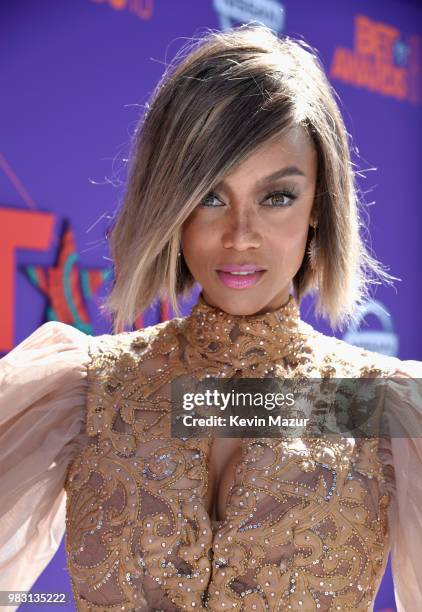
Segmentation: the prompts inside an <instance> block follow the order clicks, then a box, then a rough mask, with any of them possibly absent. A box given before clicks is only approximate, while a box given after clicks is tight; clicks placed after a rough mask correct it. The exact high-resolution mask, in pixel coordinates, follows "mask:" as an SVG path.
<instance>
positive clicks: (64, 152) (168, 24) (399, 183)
mask: <svg viewBox="0 0 422 612" xmlns="http://www.w3.org/2000/svg"><path fill="white" fill-rule="evenodd" d="M421 17H422V5H421V4H420V3H419V2H418V1H417V0H415V1H414V2H412V1H411V0H408V1H403V2H400V3H399V2H396V0H361V1H359V0H356V1H351V0H350V1H346V0H343V1H342V2H337V3H333V2H331V1H329V0H321V1H315V0H283V1H281V0H71V1H69V0H37V1H36V2H35V1H33V0H32V1H31V0H3V1H2V2H1V5H0V41H1V43H0V45H1V49H2V53H1V54H0V65H1V94H0V283H1V295H2V299H1V300H0V356H1V355H3V354H5V353H7V352H8V351H9V350H11V349H12V348H13V347H14V346H15V345H16V344H17V343H18V342H20V341H21V340H23V339H24V338H25V337H26V336H28V335H29V334H30V333H31V332H32V331H33V330H34V329H35V328H37V327H38V326H39V325H40V324H42V323H43V322H44V321H47V320H60V321H63V322H65V323H68V324H70V325H74V326H75V327H77V328H78V329H80V330H82V331H84V332H86V333H88V334H101V333H107V332H110V331H111V324H110V321H109V320H107V319H105V318H104V316H103V315H102V314H101V312H100V304H101V301H102V299H103V298H104V295H105V294H106V292H107V290H108V289H109V287H110V284H111V282H112V268H111V261H110V256H109V252H108V249H107V241H106V231H107V228H108V226H109V225H110V221H111V219H112V217H113V214H114V211H115V209H116V206H117V205H118V203H119V201H120V199H121V196H122V192H123V186H124V181H125V176H126V160H127V157H128V153H129V144H130V137H131V135H132V133H133V130H134V127H135V125H136V122H137V119H138V117H139V115H140V113H141V112H142V108H143V105H144V104H145V103H146V102H147V100H148V96H149V95H150V94H151V92H152V90H153V88H154V86H155V84H156V83H157V81H158V79H159V78H160V76H161V74H162V72H163V70H164V69H165V67H166V65H167V63H168V62H169V61H170V60H171V59H172V58H173V57H174V55H175V54H176V53H177V51H178V49H179V48H180V46H181V45H183V44H184V43H185V42H186V39H187V38H189V37H192V36H198V35H199V34H200V33H201V31H204V30H205V29H206V28H212V29H221V30H224V29H227V28H230V27H231V26H234V25H239V24H240V23H247V22H250V21H259V22H262V23H264V24H266V25H268V26H269V27H271V28H272V29H273V30H275V31H277V32H278V33H279V34H280V35H282V34H288V35H290V36H297V37H300V38H304V39H305V40H306V41H307V42H308V43H310V44H311V45H313V46H314V47H315V48H316V49H317V50H318V52H319V55H320V57H321V60H322V62H323V64H324V66H325V69H326V71H327V74H328V76H329V79H330V81H331V83H332V85H333V86H334V88H335V89H336V91H337V93H338V95H339V98H340V106H341V110H342V113H343V116H344V119H345V122H346V126H347V129H348V132H349V133H350V136H351V139H352V143H353V152H352V156H353V160H354V162H355V164H356V169H359V175H358V184H359V188H360V191H361V194H362V196H363V198H364V201H365V203H366V207H365V215H364V221H365V223H366V224H367V226H368V229H369V233H368V240H369V241H370V245H371V248H372V250H373V252H374V253H375V255H376V256H377V257H378V258H379V259H380V260H381V261H382V262H383V263H384V264H385V265H387V266H388V268H389V272H390V273H391V274H392V275H393V276H395V277H398V278H399V279H400V281H396V283H395V286H394V287H385V286H379V287H378V288H377V291H376V293H374V296H373V299H371V300H370V301H369V302H368V303H367V304H366V305H365V307H364V308H362V311H361V314H360V321H359V324H358V325H356V326H355V327H354V328H353V329H348V330H345V331H343V332H342V333H341V334H337V335H339V336H340V337H342V338H344V339H345V340H347V341H348V342H350V343H352V344H357V345H361V346H364V347H366V348H369V349H371V350H376V351H378V352H381V353H386V354H390V355H396V356H398V357H400V358H401V359H419V360H420V359H422V341H421V336H422V334H421V331H422V308H421V297H422V296H421V285H422V284H421V281H420V267H421V256H420V237H421V234H422V230H421V228H422V200H421V193H422V172H421V170H420V167H421V153H420V137H421V134H422V129H421V127H422V126H421V123H422V121H421V119H422V102H421V80H422V77H421V61H422V60H421V55H422V44H421V41H422V19H421ZM199 290H200V288H199V287H197V288H196V289H195V290H194V291H193V293H192V296H191V300H190V301H188V302H187V303H184V304H183V305H182V312H184V314H188V312H189V310H190V307H191V305H192V303H194V302H195V301H196V298H197V294H198V292H199ZM301 312H302V316H303V318H304V319H305V320H307V321H308V322H310V323H311V324H312V325H314V326H315V327H316V328H317V329H319V330H321V331H322V332H324V333H329V334H331V333H332V331H331V330H330V329H329V328H328V326H327V325H326V323H324V321H322V320H314V318H313V315H312V301H310V300H308V299H306V300H304V302H303V304H302V309H301ZM172 316H173V312H172V310H171V308H170V307H169V304H168V303H167V302H158V301H157V303H156V304H155V305H154V306H153V307H151V308H150V309H148V311H146V312H144V313H142V315H140V317H139V319H138V321H137V323H136V326H137V327H144V326H147V325H153V324H155V323H158V322H160V321H162V320H165V319H168V318H170V317H172ZM53 584H54V585H55V588H57V589H56V590H62V591H63V590H65V591H67V592H69V593H70V592H71V588H70V584H69V580H68V577H67V572H66V560H65V554H64V545H63V542H62V544H61V546H60V549H59V551H58V553H57V555H56V556H55V558H54V559H53V560H52V562H51V563H50V565H49V566H48V568H47V569H46V570H45V572H44V573H43V574H42V575H41V576H40V578H39V580H38V582H37V583H36V584H35V585H34V590H37V591H45V590H48V588H47V587H49V586H50V587H51V585H53ZM21 609H25V606H22V608H21ZM28 609H29V608H28ZM375 610H377V611H381V610H383V611H386V610H389V611H390V610H395V602H394V593H393V585H392V580H391V573H390V566H388V567H387V571H386V574H385V577H384V579H383V583H382V585H381V588H380V591H379V594H378V597H377V602H376V606H375Z"/></svg>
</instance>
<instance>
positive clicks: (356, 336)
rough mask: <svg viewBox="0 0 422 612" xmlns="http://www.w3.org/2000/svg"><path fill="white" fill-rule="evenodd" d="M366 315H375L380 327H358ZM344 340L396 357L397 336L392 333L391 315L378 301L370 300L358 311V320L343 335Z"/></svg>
mask: <svg viewBox="0 0 422 612" xmlns="http://www.w3.org/2000/svg"><path fill="white" fill-rule="evenodd" d="M368 315H373V316H375V317H376V318H377V319H378V321H379V323H380V324H381V327H382V329H378V330H376V329H371V330H367V331H364V330H362V329H359V328H360V326H361V324H362V323H363V322H364V320H365V317H367V316H368ZM343 340H344V341H345V342H348V343H349V344H353V345H354V346H360V347H362V348H363V349H366V350H368V351H375V352H377V353H382V354H383V355H390V356H391V357H396V356H397V354H398V348H399V339H398V336H397V335H396V334H395V333H394V330H393V324H392V322H391V315H390V314H389V312H388V311H387V310H386V309H385V307H384V306H382V304H381V303H380V302H377V301H376V300H371V301H369V302H367V303H366V304H365V305H364V306H362V308H361V309H360V311H359V315H358V320H357V321H356V323H355V325H354V326H353V327H351V328H350V329H349V331H348V332H346V334H345V335H344V337H343Z"/></svg>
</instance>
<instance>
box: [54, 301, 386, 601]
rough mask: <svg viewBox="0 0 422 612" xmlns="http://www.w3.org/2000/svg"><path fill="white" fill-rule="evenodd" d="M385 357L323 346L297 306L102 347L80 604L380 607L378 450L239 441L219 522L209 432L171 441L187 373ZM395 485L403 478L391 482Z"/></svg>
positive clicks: (211, 319) (212, 319)
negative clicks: (173, 389) (209, 500)
mask: <svg viewBox="0 0 422 612" xmlns="http://www.w3.org/2000/svg"><path fill="white" fill-rule="evenodd" d="M380 358H381V356H379V355H375V354H373V353H369V352H366V351H363V350H361V349H358V348H356V347H350V346H348V345H346V344H345V343H343V342H341V341H339V340H336V339H335V338H327V337H325V336H322V335H321V334H319V333H318V332H316V331H315V330H313V328H312V327H311V326H309V325H307V324H305V323H304V322H303V321H301V319H300V315H299V309H298V306H297V304H296V302H295V300H294V298H293V297H292V296H291V297H290V299H289V301H288V303H287V304H285V305H284V306H283V307H281V308H280V309H279V310H278V311H275V312H268V313H264V314H261V315H254V316H250V317H241V316H235V317H233V316H231V315H228V314H227V313H224V312H222V311H220V310H218V309H217V308H214V307H212V306H209V305H207V304H206V303H205V302H204V300H203V299H202V296H200V300H199V302H198V304H197V305H196V306H195V307H194V309H193V310H192V312H191V314H190V315H189V316H188V317H186V318H178V319H173V320H171V321H166V322H164V323H160V324H159V325H156V326H153V327H150V328H146V329H144V330H139V331H137V332H129V333H128V332H126V333H122V334H119V335H116V336H100V337H98V338H94V339H92V343H91V364H90V366H89V370H88V379H89V390H88V396H87V419H86V432H87V434H88V436H89V439H90V443H89V444H88V445H87V446H86V447H85V448H84V449H83V451H82V452H81V453H80V454H79V455H78V456H77V457H76V459H75V460H74V461H73V463H72V465H71V466H70V469H69V471H68V476H67V481H66V485H65V488H66V490H67V494H68V497H67V519H66V522H67V536H66V551H67V559H68V569H69V573H70V576H71V580H72V588H73V592H74V597H75V603H76V605H77V609H78V610H84V611H85V610H92V611H97V612H98V611H100V610H110V611H113V612H114V611H117V610H134V611H136V612H138V611H146V610H151V611H152V610H155V611H158V610H165V611H166V612H167V611H168V612H173V611H174V612H176V611H178V610H192V609H194V610H213V611H214V610H215V611H216V610H228V609H234V610H245V611H249V610H257V611H260V612H263V611H267V610H268V611H273V610H299V609H303V610H321V611H322V610H330V611H331V610H370V609H372V605H373V601H374V598H375V594H376V591H377V589H378V586H379V583H380V580H381V577H382V575H383V572H384V569H385V564H386V561H387V555H388V544H389V534H388V525H387V508H388V504H389V494H388V491H387V487H386V477H387V476H386V473H385V471H384V470H383V465H382V462H381V461H380V459H379V456H378V442H377V440H364V439H359V440H356V439H353V438H344V437H339V439H336V440H333V439H332V438H330V440H325V439H306V438H302V439H288V440H286V439H284V440H280V439H274V438H272V439H265V438H262V439H261V438H260V439H251V438H245V439H243V440H242V447H241V451H242V452H241V455H240V459H239V461H238V463H237V466H236V469H235V471H234V479H233V483H232V485H231V489H230V493H229V497H228V501H227V508H226V517H225V519H224V520H223V521H214V520H212V518H211V517H210V516H209V515H208V512H207V509H206V505H205V501H204V500H205V495H206V491H207V488H208V484H209V483H208V472H209V459H210V452H211V445H212V436H211V435H209V436H208V437H205V438H188V439H184V438H183V439H178V438H172V437H171V435H170V414H169V413H170V406H171V402H170V383H171V381H172V380H173V379H174V378H175V377H178V376H184V375H189V376H197V377H198V378H203V377H206V376H233V375H241V376H246V377H248V376H252V377H264V376H266V375H268V374H269V375H271V376H283V377H287V376H302V377H303V376H308V377H312V376H315V377H318V376H338V377H345V376H356V377H359V376H371V375H372V376H375V375H376V376H384V375H387V370H388V368H387V366H385V368H384V369H383V367H382V366H381V367H380V363H381V360H380ZM389 478H392V475H391V474H390V475H389Z"/></svg>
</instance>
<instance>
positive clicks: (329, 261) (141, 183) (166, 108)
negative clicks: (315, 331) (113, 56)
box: [103, 24, 394, 332]
mask: <svg viewBox="0 0 422 612" xmlns="http://www.w3.org/2000/svg"><path fill="white" fill-rule="evenodd" d="M336 95H337V94H336V93H335V91H334V89H333V87H332V86H331V84H330V83H329V81H328V79H327V76H326V74H325V72H324V69H323V67H322V64H321V62H320V60H319V58H318V56H317V53H316V51H315V50H314V49H313V48H312V47H311V46H310V45H309V44H307V43H306V42H304V41H302V40H298V39H292V38H290V37H288V36H282V37H278V36H277V35H276V34H275V33H274V32H273V31H272V30H270V29H269V28H267V27H266V26H263V25H251V24H247V25H242V26H239V27H237V28H232V29H229V30H227V31H224V32H221V31H213V30H210V29H207V30H206V32H205V34H203V35H201V36H200V37H198V38H191V39H189V41H188V43H187V44H185V45H184V46H183V47H182V49H181V50H180V51H179V53H178V54H176V56H175V58H174V60H173V63H172V64H170V65H169V66H168V67H167V68H166V70H165V72H164V74H163V76H162V78H161V79H160V81H159V83H158V85H157V87H156V88H155V90H154V92H153V94H152V96H151V98H150V100H149V102H148V103H147V104H146V105H145V111H144V112H143V114H142V116H141V119H140V120H139V123H138V126H137V128H136V131H135V134H134V137H133V143H132V150H131V154H130V157H129V167H128V180H127V184H126V189H125V193H124V198H123V202H122V205H121V207H120V209H119V211H118V213H117V215H116V217H115V219H114V221H113V224H112V227H111V230H110V231H109V238H110V245H111V255H112V258H113V260H114V271H115V277H114V285H113V288H112V290H111V293H110V295H109V296H108V298H107V299H106V301H105V303H104V305H103V309H104V310H106V311H108V312H111V313H112V314H113V318H114V331H115V332H118V331H121V330H123V329H124V327H125V325H128V324H129V325H130V324H133V323H134V321H135V319H136V317H137V316H139V314H140V313H142V312H143V311H144V310H145V309H147V308H148V307H149V306H150V305H151V304H152V303H153V302H154V301H155V300H156V299H157V298H161V299H165V298H168V299H169V300H170V303H171V305H172V307H173V309H174V312H175V313H176V315H177V316H179V315H180V311H179V308H178V304H177V300H178V298H180V297H182V298H185V297H187V296H188V295H189V293H190V292H191V290H192V288H193V287H194V285H195V282H196V281H195V279H194V278H193V276H192V274H191V273H190V271H189V269H188V267H187V265H186V262H185V260H184V258H183V255H182V256H179V257H178V252H179V249H181V232H182V224H183V222H184V221H185V220H186V219H187V217H188V216H189V215H190V213H191V212H192V211H193V210H194V208H195V207H196V206H197V205H198V203H199V201H200V200H201V199H202V198H203V197H204V196H205V195H206V194H207V193H208V192H209V191H210V190H211V189H212V188H213V186H214V185H215V184H216V183H218V182H219V181H220V180H222V179H223V177H224V176H225V175H226V174H228V173H229V172H231V171H232V170H233V169H234V167H235V166H236V165H237V164H239V163H241V162H243V161H244V160H245V159H246V158H247V157H248V156H249V155H251V154H252V153H253V152H255V151H256V149H257V148H259V147H260V146H261V145H263V144H264V143H266V142H267V141H268V140H269V139H271V138H273V137H278V136H280V135H281V134H283V133H285V132H286V131H288V130H289V129H290V128H292V127H294V126H302V127H303V128H304V129H305V130H306V132H307V133H308V135H309V136H310V137H311V139H312V142H313V144H314V146H315V149H316V152H317V164H318V169H317V181H316V189H315V198H314V203H313V209H312V210H313V216H314V218H316V220H317V224H318V225H317V229H316V230H314V229H313V228H312V227H310V228H309V235H308V242H307V246H306V250H305V255H304V259H303V262H302V265H301V267H300V269H299V270H298V272H297V274H296V276H295V277H294V279H293V281H292V285H293V291H294V295H295V297H296V299H297V300H298V301H299V303H300V300H301V298H302V297H303V296H305V295H306V294H308V293H315V294H316V296H317V300H316V305H315V311H316V314H317V315H322V316H325V317H326V318H327V319H328V320H329V322H330V325H331V327H332V328H333V329H334V328H336V327H339V328H341V327H343V326H344V325H345V324H346V323H349V322H353V321H354V319H355V316H356V313H357V310H358V307H359V306H360V305H361V304H362V303H363V302H364V301H366V299H367V298H368V296H369V285H370V284H371V283H373V282H375V283H377V284H380V283H379V281H377V280H376V279H377V278H378V279H380V280H382V281H385V282H387V283H391V280H392V279H393V278H394V277H391V276H390V275H389V274H388V273H387V272H386V271H385V269H384V268H383V266H382V264H381V263H379V262H378V261H377V260H376V259H375V258H374V257H373V256H372V255H371V254H370V252H369V250H368V249H367V247H366V245H365V243H364V240H363V237H362V236H361V233H362V230H365V226H364V224H363V223H362V220H361V216H360V214H359V213H360V207H361V205H362V202H361V201H360V199H359V197H358V190H357V186H356V183H355V172H354V170H353V164H352V162H351V158H350V151H349V143H348V134H347V131H346V128H345V125H344V122H343V119H342V116H341V113H340V110H339V108H338V106H337V103H336V100H335V96H336ZM314 233H315V240H316V242H315V243H314V244H315V245H316V265H314V266H313V267H312V266H311V264H310V259H309V254H308V246H309V243H310V241H311V239H312V238H313V236H314Z"/></svg>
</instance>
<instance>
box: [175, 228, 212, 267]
mask: <svg viewBox="0 0 422 612" xmlns="http://www.w3.org/2000/svg"><path fill="white" fill-rule="evenodd" d="M212 236H213V232H211V231H210V230H209V228H204V224H203V223H201V221H200V220H199V219H198V218H194V217H193V218H192V219H188V220H187V221H186V222H185V223H184V225H183V227H182V235H181V242H182V249H183V253H184V256H185V259H186V261H187V262H188V263H189V261H188V260H191V263H194V261H195V259H197V258H201V254H202V253H206V252H207V249H208V248H209V245H210V242H211V241H212Z"/></svg>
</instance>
